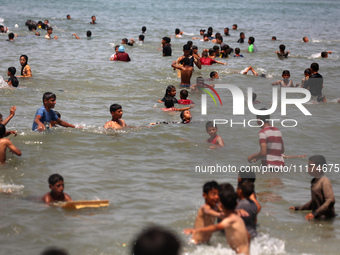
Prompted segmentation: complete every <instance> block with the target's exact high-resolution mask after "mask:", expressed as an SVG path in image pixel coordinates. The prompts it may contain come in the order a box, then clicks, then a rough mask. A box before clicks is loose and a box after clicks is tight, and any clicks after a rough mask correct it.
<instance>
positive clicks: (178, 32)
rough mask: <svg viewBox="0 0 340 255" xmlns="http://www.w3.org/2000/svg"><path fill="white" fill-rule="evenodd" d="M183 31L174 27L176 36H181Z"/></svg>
mask: <svg viewBox="0 0 340 255" xmlns="http://www.w3.org/2000/svg"><path fill="white" fill-rule="evenodd" d="M182 34H183V31H181V30H180V29H179V28H176V29H175V35H176V37H182Z"/></svg>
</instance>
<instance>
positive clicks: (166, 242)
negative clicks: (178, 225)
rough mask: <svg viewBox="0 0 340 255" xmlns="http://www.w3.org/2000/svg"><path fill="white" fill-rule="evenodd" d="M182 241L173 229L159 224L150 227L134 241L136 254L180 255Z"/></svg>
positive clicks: (133, 249) (133, 245) (133, 247)
mask: <svg viewBox="0 0 340 255" xmlns="http://www.w3.org/2000/svg"><path fill="white" fill-rule="evenodd" d="M180 250H181V242H180V241H179V239H178V237H177V236H176V235H175V234H174V233H172V232H171V231H169V230H167V229H164V228H162V227H159V226H152V227H148V228H147V229H145V230H143V231H142V232H141V233H140V234H138V236H137V238H136V239H135V240H134V241H133V244H132V250H131V254H134V255H179V254H180Z"/></svg>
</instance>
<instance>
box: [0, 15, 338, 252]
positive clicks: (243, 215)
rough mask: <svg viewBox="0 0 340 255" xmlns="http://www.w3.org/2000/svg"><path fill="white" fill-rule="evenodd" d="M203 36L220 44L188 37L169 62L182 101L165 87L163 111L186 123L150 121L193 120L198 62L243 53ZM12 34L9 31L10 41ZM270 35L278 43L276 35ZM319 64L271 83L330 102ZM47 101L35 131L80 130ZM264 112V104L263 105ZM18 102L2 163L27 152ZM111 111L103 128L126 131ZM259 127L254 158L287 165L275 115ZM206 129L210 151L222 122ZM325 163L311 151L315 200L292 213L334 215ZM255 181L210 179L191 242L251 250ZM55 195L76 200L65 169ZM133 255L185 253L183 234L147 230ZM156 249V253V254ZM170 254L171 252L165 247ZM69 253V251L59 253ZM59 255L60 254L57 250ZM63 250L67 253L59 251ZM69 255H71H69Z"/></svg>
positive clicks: (1, 135) (118, 57)
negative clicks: (221, 237)
mask: <svg viewBox="0 0 340 255" xmlns="http://www.w3.org/2000/svg"><path fill="white" fill-rule="evenodd" d="M67 19H71V16H70V15H67ZM90 24H96V17H95V16H92V17H91V22H90ZM26 25H27V26H28V28H29V30H30V31H36V30H37V28H40V29H46V31H47V34H46V36H45V38H47V39H52V38H54V39H58V37H57V36H54V37H53V36H52V33H53V29H52V27H51V26H50V25H49V22H48V20H45V22H44V23H43V22H38V23H35V22H32V21H27V22H26ZM233 30H237V24H234V25H233ZM0 31H1V32H2V33H6V32H8V29H7V28H5V27H3V26H1V27H0ZM141 33H142V34H141V35H140V36H139V41H144V38H145V36H144V34H145V33H146V27H142V32H141ZM91 35H92V34H91V31H87V38H90V37H91ZM200 35H201V36H202V39H201V40H202V41H212V42H213V43H216V44H217V45H218V46H217V45H216V46H215V47H213V48H210V49H204V50H203V51H202V54H201V55H200V54H199V53H198V47H197V46H195V45H193V43H192V41H188V43H187V44H185V45H184V46H183V55H182V56H180V57H179V58H178V59H177V61H174V62H173V63H172V64H171V67H172V68H174V69H177V70H178V71H179V75H180V77H181V83H180V88H181V89H182V90H181V91H180V100H177V99H176V97H175V96H176V87H175V86H173V85H169V86H168V87H167V88H166V90H165V95H164V97H163V98H162V99H161V100H158V102H159V103H162V104H163V103H164V108H161V110H162V111H179V112H180V118H181V121H180V122H166V121H164V122H156V123H151V124H150V125H156V124H169V123H182V124H188V123H191V118H192V116H191V113H190V111H189V110H190V108H192V107H194V106H195V104H194V102H193V101H192V100H190V99H189V98H188V96H189V91H190V92H199V91H200V90H201V89H202V88H206V87H209V86H213V85H208V84H205V83H204V78H203V77H198V78H197V81H196V83H195V84H191V82H190V79H191V77H192V73H193V69H194V66H196V67H197V68H199V69H201V68H202V66H204V65H212V64H215V63H218V64H223V65H226V64H227V63H226V62H222V61H218V60H216V59H218V58H229V56H230V55H232V53H233V52H234V54H235V55H234V57H235V58H236V57H243V55H241V54H240V48H238V47H237V48H235V50H234V49H232V48H231V47H229V45H227V44H225V43H223V37H222V35H221V34H220V33H216V34H215V35H214V34H213V29H212V28H211V27H209V28H208V32H207V33H205V30H204V29H201V30H200ZM224 35H225V36H230V34H229V28H228V27H226V28H225V29H224ZM73 36H75V37H76V38H77V39H80V38H79V36H78V35H76V34H73ZM182 36H183V32H182V31H181V30H180V29H179V28H176V29H175V37H182ZM13 38H14V37H13V36H12V35H11V39H13ZM192 39H193V40H196V39H199V38H198V37H194V38H192ZM272 40H276V37H273V38H272ZM303 41H304V42H308V38H307V37H304V38H303ZM170 42H171V38H170V37H163V38H162V41H161V43H162V48H163V50H162V52H163V56H164V57H166V56H171V54H172V50H171V44H170ZM244 42H245V34H244V33H243V32H241V33H240V38H239V39H238V41H237V43H240V44H241V43H244ZM134 43H135V41H134V40H133V39H130V40H128V39H127V38H123V39H122V45H116V46H115V54H113V55H112V56H111V58H110V60H112V61H125V62H129V61H130V60H131V59H130V57H129V55H128V54H127V53H125V48H124V46H123V45H126V46H133V44H134ZM248 44H249V46H248V49H247V51H248V52H249V53H256V52H257V51H258V49H257V47H256V45H255V38H254V37H253V36H250V37H249V38H248ZM285 49H286V47H285V45H283V44H281V45H280V46H279V51H276V52H275V53H276V54H277V56H278V58H279V59H285V58H288V55H289V53H290V52H289V51H285ZM328 54H331V52H330V51H328V52H322V54H321V56H322V57H323V58H327V57H328ZM20 65H21V76H19V77H32V71H31V68H30V66H29V65H28V57H27V56H26V55H21V56H20ZM248 71H252V73H253V74H254V75H255V76H258V73H257V72H256V71H255V70H254V69H253V68H252V67H251V66H250V67H247V68H246V69H245V70H244V71H243V72H242V74H247V72H248ZM318 71H319V65H318V63H312V64H311V66H310V68H307V69H306V70H305V72H304V74H305V77H304V78H303V79H302V82H301V84H296V85H294V84H293V82H292V81H291V80H289V78H290V72H289V71H288V70H284V71H283V72H282V79H281V80H278V81H276V82H273V83H272V85H273V86H276V85H277V86H281V87H302V88H305V89H308V90H309V91H310V92H311V95H312V96H315V97H316V99H317V101H318V102H325V101H326V99H325V97H324V96H323V95H322V88H323V77H322V76H321V75H320V74H319V73H318ZM7 74H8V76H9V78H8V80H7V81H6V82H7V83H8V85H9V86H11V87H18V85H19V81H18V79H17V78H16V76H15V74H16V69H15V67H9V68H8V73H7ZM210 79H219V75H218V73H217V72H216V71H213V72H211V73H210ZM42 101H43V105H42V106H41V107H40V108H39V109H38V110H37V111H36V114H35V117H34V119H33V125H32V130H33V131H40V132H42V131H45V130H47V129H49V128H51V127H53V126H56V125H59V126H63V127H70V128H82V127H81V126H77V125H73V124H70V123H68V122H66V121H63V120H61V117H60V114H59V113H57V112H56V111H54V110H53V108H54V106H55V104H56V95H55V94H54V93H52V92H46V93H44V95H43V98H42ZM253 101H254V102H255V101H256V94H255V95H253ZM175 104H181V105H183V107H181V108H179V107H175ZM261 110H266V109H261ZM15 111H16V107H15V106H14V107H11V109H10V114H9V116H8V117H7V118H6V119H5V120H3V117H2V115H1V114H0V122H1V123H0V163H1V164H4V163H5V162H6V150H7V148H8V149H9V150H10V151H11V152H12V153H14V154H16V155H18V156H21V151H20V150H19V149H18V148H17V147H16V146H15V145H14V144H13V143H12V142H11V141H10V140H9V139H6V138H5V137H6V136H9V135H17V133H16V131H6V127H5V126H6V124H7V123H8V122H9V121H10V120H11V119H12V118H13V117H14V115H15ZM109 111H110V114H111V120H110V121H108V122H106V123H105V124H104V128H105V129H121V128H125V127H127V126H128V125H127V124H126V122H125V121H124V120H123V119H122V115H123V109H122V106H121V105H119V104H112V105H111V106H110V108H109ZM256 119H257V122H258V125H259V127H260V128H261V130H260V132H259V143H260V149H259V151H258V152H256V153H254V154H251V155H249V156H248V161H249V162H250V163H252V162H256V161H258V160H261V165H262V166H266V167H269V168H277V167H283V166H284V158H285V155H284V144H283V139H282V134H281V132H280V131H279V130H278V129H277V128H275V127H272V126H271V125H270V122H269V120H270V116H269V115H258V116H256ZM206 132H207V133H208V135H209V136H210V137H209V138H208V139H207V140H206V141H207V142H208V143H211V144H212V145H211V146H210V148H211V149H216V148H223V147H224V146H225V145H224V141H223V139H222V137H220V136H219V135H218V134H217V132H218V127H217V126H216V125H214V123H213V122H212V121H208V122H207V123H206ZM325 166H327V163H326V159H325V158H324V156H322V155H315V156H311V157H310V158H309V160H308V173H309V174H310V175H311V176H313V177H314V178H313V179H312V182H311V183H312V186H311V193H312V197H311V200H310V201H308V202H307V203H305V204H304V205H301V206H291V207H290V209H291V210H309V211H311V212H310V213H308V214H307V215H306V216H305V218H306V219H307V220H311V219H327V218H332V217H334V216H335V212H334V204H335V198H334V194H333V190H332V184H331V182H330V180H329V179H328V178H327V177H326V176H325V175H324V170H325ZM255 179H256V176H255V174H254V173H247V174H243V173H242V172H240V173H239V176H238V185H237V188H236V190H235V188H234V187H233V186H232V185H231V184H230V183H223V184H218V183H217V182H216V181H209V182H207V183H205V184H204V185H203V198H204V200H205V202H204V204H203V205H202V206H201V207H200V208H199V210H198V213H197V217H196V220H195V223H194V228H188V229H185V230H184V232H185V233H186V234H191V235H192V242H193V243H194V244H202V243H209V241H210V239H211V236H212V234H213V232H215V231H219V230H222V231H223V232H224V234H225V236H226V241H227V242H228V243H229V245H230V247H231V248H232V249H233V250H234V251H235V252H236V253H237V254H249V250H250V242H251V240H252V239H253V238H255V237H256V236H257V230H256V226H257V214H258V213H259V212H260V211H261V205H260V203H259V202H258V200H257V197H256V192H255ZM48 183H49V188H50V192H48V193H46V194H45V195H44V196H43V197H42V200H43V201H44V202H45V203H47V204H50V203H54V202H58V201H71V200H72V199H71V197H70V196H69V195H68V194H66V193H64V179H63V177H62V176H61V175H59V174H53V175H51V176H50V177H49V179H48ZM132 247H133V248H132V249H133V251H132V253H133V254H135V255H139V254H169V255H176V254H179V252H180V249H181V242H180V241H179V238H178V237H177V236H176V235H175V234H173V233H172V232H170V231H169V230H167V229H164V228H162V227H151V228H148V229H147V230H145V231H143V232H142V233H141V234H140V235H139V236H137V238H136V239H135V240H134V242H133V245H132ZM151 251H152V252H151ZM165 251H166V252H165ZM60 252H64V251H60ZM43 254H44V255H47V254H51V253H48V251H45V253H43ZM54 254H56V253H54ZM59 254H63V253H59ZM64 254H67V253H64Z"/></svg>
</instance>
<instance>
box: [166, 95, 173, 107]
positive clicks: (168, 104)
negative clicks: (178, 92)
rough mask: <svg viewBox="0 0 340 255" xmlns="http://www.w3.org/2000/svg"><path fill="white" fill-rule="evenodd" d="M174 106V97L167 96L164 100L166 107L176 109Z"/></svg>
mask: <svg viewBox="0 0 340 255" xmlns="http://www.w3.org/2000/svg"><path fill="white" fill-rule="evenodd" d="M174 105H175V104H174V100H173V99H172V97H170V96H167V97H166V98H165V100H164V106H165V107H166V108H172V107H174Z"/></svg>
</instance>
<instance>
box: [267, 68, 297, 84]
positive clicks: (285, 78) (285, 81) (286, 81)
mask: <svg viewBox="0 0 340 255" xmlns="http://www.w3.org/2000/svg"><path fill="white" fill-rule="evenodd" d="M289 77H290V72H289V71H288V70H283V72H282V78H283V79H282V80H278V81H276V82H273V83H272V85H280V86H281V87H296V86H294V84H293V82H292V81H291V80H289Z"/></svg>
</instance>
